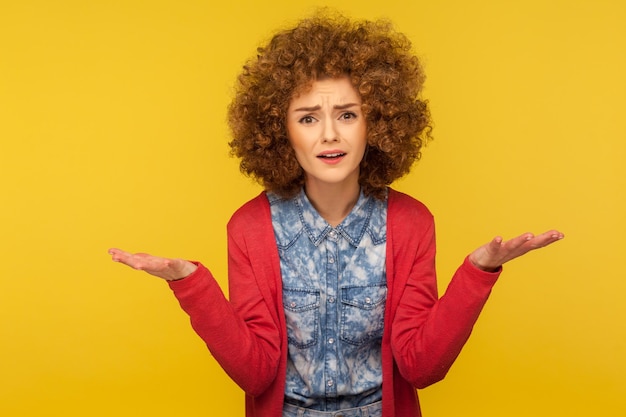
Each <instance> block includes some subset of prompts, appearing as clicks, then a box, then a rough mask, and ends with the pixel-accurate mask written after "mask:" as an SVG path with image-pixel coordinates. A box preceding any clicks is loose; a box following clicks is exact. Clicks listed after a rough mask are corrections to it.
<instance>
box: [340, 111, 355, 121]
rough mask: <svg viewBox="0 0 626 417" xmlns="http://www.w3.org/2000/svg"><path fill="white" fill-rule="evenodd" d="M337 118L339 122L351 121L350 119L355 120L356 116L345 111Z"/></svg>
mask: <svg viewBox="0 0 626 417" xmlns="http://www.w3.org/2000/svg"><path fill="white" fill-rule="evenodd" d="M339 118H340V119H341V120H352V119H356V118H357V115H356V113H353V112H351V111H347V112H345V113H341V116H339Z"/></svg>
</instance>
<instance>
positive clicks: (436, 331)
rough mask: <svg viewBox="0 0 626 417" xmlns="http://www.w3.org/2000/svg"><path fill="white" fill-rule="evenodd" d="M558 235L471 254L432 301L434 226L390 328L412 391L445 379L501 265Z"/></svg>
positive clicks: (495, 243)
mask: <svg viewBox="0 0 626 417" xmlns="http://www.w3.org/2000/svg"><path fill="white" fill-rule="evenodd" d="M562 237H563V235H562V234H561V233H559V232H555V231H551V232H547V233H544V234H542V235H539V236H537V237H534V236H532V235H530V234H525V235H522V236H519V237H517V238H514V239H511V240H510V241H507V242H503V241H502V239H501V238H496V239H494V240H492V241H491V242H490V243H488V244H486V245H484V246H481V247H480V248H478V249H477V250H476V251H474V252H472V254H470V255H469V256H468V257H467V258H466V259H465V261H464V262H463V264H462V265H461V266H460V267H459V268H458V270H457V271H456V273H455V275H454V276H453V278H452V280H451V282H450V284H449V286H448V288H447V290H446V292H445V294H444V295H443V296H442V297H441V299H437V284H436V277H435V234H434V226H433V225H432V223H431V226H430V227H428V228H427V229H426V230H425V232H424V234H423V236H422V237H421V239H420V240H421V242H422V244H420V245H419V246H418V249H417V250H416V252H415V253H414V259H413V265H412V267H411V270H410V273H409V277H408V280H407V282H406V286H405V289H404V292H403V294H402V297H401V298H400V302H399V306H398V308H397V312H396V315H395V318H394V320H393V327H392V329H393V330H392V349H393V353H394V358H395V360H396V362H397V364H398V368H399V370H400V373H401V374H402V375H403V377H404V378H405V379H407V380H408V381H410V382H411V383H412V384H413V385H414V386H415V387H417V388H423V387H426V386H428V385H431V384H433V383H435V382H437V381H439V380H441V379H443V377H444V376H445V375H446V373H447V372H448V370H449V369H450V367H451V366H452V363H453V362H454V360H455V359H456V358H457V356H458V355H459V353H460V352H461V349H462V348H463V346H464V344H465V342H466V341H467V339H468V338H469V336H470V334H471V331H472V328H473V326H474V324H475V322H476V320H477V319H478V316H479V315H480V312H481V310H482V308H483V306H484V304H485V302H486V301H487V298H488V297H489V294H490V292H491V288H492V287H493V285H494V284H495V282H496V280H497V278H498V276H499V273H500V270H501V268H500V266H501V265H502V264H503V263H504V262H507V261H508V260H511V259H514V258H515V257H518V256H521V255H523V254H525V253H527V252H528V251H530V250H532V249H535V248H539V247H543V246H546V245H548V244H550V243H553V242H555V241H557V240H559V239H561V238H562Z"/></svg>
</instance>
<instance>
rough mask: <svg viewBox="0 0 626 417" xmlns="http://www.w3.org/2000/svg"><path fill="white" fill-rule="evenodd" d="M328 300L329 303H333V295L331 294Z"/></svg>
mask: <svg viewBox="0 0 626 417" xmlns="http://www.w3.org/2000/svg"><path fill="white" fill-rule="evenodd" d="M328 302H329V303H331V304H332V303H334V302H335V297H333V296H330V297H328Z"/></svg>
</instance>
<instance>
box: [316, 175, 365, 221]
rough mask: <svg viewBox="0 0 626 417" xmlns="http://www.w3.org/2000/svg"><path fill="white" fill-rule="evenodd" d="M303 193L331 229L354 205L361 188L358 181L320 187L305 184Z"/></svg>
mask: <svg viewBox="0 0 626 417" xmlns="http://www.w3.org/2000/svg"><path fill="white" fill-rule="evenodd" d="M305 192H306V195H307V197H308V198H309V201H310V202H311V204H312V205H313V207H315V209H316V210H317V212H318V213H319V214H320V215H321V216H322V217H323V218H324V220H326V221H327V222H328V224H330V225H331V226H332V227H336V226H338V225H339V224H340V223H341V222H342V221H343V219H345V218H346V216H347V215H348V214H350V211H351V210H352V209H353V208H354V206H355V205H356V202H357V201H358V199H359V194H360V192H361V188H360V186H359V183H358V181H357V182H351V183H348V184H345V183H342V184H325V185H324V186H322V187H320V186H319V185H316V184H309V183H307V184H306V185H305Z"/></svg>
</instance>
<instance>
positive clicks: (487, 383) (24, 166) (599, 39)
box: [0, 0, 626, 417]
mask: <svg viewBox="0 0 626 417" xmlns="http://www.w3.org/2000/svg"><path fill="white" fill-rule="evenodd" d="M333 3H335V2H328V1H327V2H322V1H319V2H315V1H306V0H303V1H300V2H292V1H287V0H277V1H268V2H265V3H263V2H257V1H241V0H240V1H230V2H229V1H215V0H212V1H174V0H160V1H139V0H132V1H104V0H102V1H94V0H91V1H79V0H76V1H69V0H61V1H44V0H41V1H28V0H25V1H17V0H16V1H9V0H2V2H1V3H0V140H1V149H0V178H1V179H0V181H1V185H2V187H1V191H0V195H1V204H0V214H1V217H0V219H1V220H0V222H1V223H0V224H1V228H0V239H1V243H0V245H1V246H0V256H1V262H0V279H1V286H0V309H1V314H0V336H1V341H0V415H3V416H4V415H6V416H9V415H11V416H35V415H37V416H39V415H42V416H43V415H46V416H110V415H115V416H148V415H149V416H155V417H156V416H168V417H171V416H230V415H243V395H242V394H241V392H240V391H239V389H238V388H237V387H236V386H235V385H234V384H233V383H232V382H230V380H229V379H228V378H227V377H226V376H225V374H224V373H223V372H222V371H221V369H220V368H219V367H218V365H216V363H215V362H214V361H213V359H212V358H211V357H210V355H209V354H208V353H207V351H206V349H205V347H204V345H203V343H202V341H201V340H200V339H199V338H198V337H196V336H195V334H194V333H193V331H192V330H191V328H190V326H189V325H188V320H187V317H186V316H185V315H184V313H183V312H182V311H180V309H179V307H178V305H177V302H176V301H175V299H174V298H173V297H172V295H171V294H170V292H169V290H168V289H167V287H166V285H165V284H164V283H162V282H161V281H159V280H157V279H155V278H152V277H149V276H147V275H145V274H143V273H140V272H135V271H132V270H129V269H125V268H123V267H122V266H120V265H117V264H113V263H111V262H110V261H109V257H108V256H107V254H106V250H107V248H109V247H110V246H118V247H121V248H124V249H128V250H131V251H145V252H151V253H156V254H163V255H167V256H181V257H187V258H192V259H200V260H202V261H204V262H205V263H206V264H207V265H209V266H210V267H211V268H212V269H213V271H214V272H215V274H216V275H217V276H218V277H220V282H222V283H225V274H226V248H225V224H226V222H227V220H228V218H229V216H230V214H231V213H232V212H233V211H234V210H235V209H236V208H237V207H238V206H239V205H241V204H242V203H243V202H244V201H246V200H247V199H249V198H251V197H252V196H254V195H256V194H257V193H258V192H259V187H258V186H257V185H255V184H253V183H252V182H251V181H250V180H249V179H246V178H244V177H242V176H241V175H240V174H239V172H238V165H237V161H236V160H233V159H231V158H229V157H228V147H227V141H228V132H227V130H226V127H225V107H226V105H227V104H228V102H229V99H230V97H231V87H232V85H233V82H234V79H235V77H236V75H237V74H238V72H239V70H240V68H241V65H242V64H243V62H244V61H245V60H246V59H247V58H248V57H249V56H252V55H254V53H255V48H256V46H258V45H259V44H261V43H263V42H264V41H266V40H267V39H268V37H269V36H270V34H271V33H272V32H273V31H274V30H275V29H276V28H278V27H282V26H285V25H290V24H292V23H293V22H294V21H296V20H297V19H298V18H300V17H303V16H306V15H307V14H308V13H309V12H310V11H311V10H312V8H313V6H317V5H324V4H326V5H333ZM625 4H626V3H624V2H621V1H617V0H614V1H608V0H585V1H582V0H561V1H545V0H524V1H521V0H518V1H509V2H507V1H496V0H492V1H487V0H482V1H461V0H458V1H453V0H445V1H418V0H416V1H406V0H385V1H366V0H361V1H355V0H346V1H343V2H341V3H338V5H339V10H341V11H344V12H345V13H347V14H348V15H350V16H352V17H356V18H377V17H389V18H391V19H392V20H393V21H394V22H395V23H396V26H397V28H398V29H400V30H401V31H404V32H406V33H407V34H408V35H409V36H410V37H411V39H413V40H414V44H415V49H416V51H417V52H418V53H419V54H420V55H421V56H422V57H423V59H424V62H425V66H426V72H427V74H428V81H427V88H426V90H425V96H426V97H427V98H428V99H429V100H430V102H431V105H432V112H433V116H434V119H435V130H434V135H435V140H434V141H433V142H432V143H431V144H430V145H429V146H428V147H427V148H426V149H425V151H424V157H423V160H422V161H421V162H420V163H419V164H418V165H417V166H416V167H415V169H414V171H413V173H412V174H411V175H410V176H409V177H407V178H405V179H403V180H401V181H400V182H399V183H398V184H396V186H397V188H399V189H401V190H403V191H406V192H409V193H410V194H412V195H414V196H415V197H417V198H419V199H421V200H422V201H424V202H425V203H426V204H427V205H428V206H429V207H430V208H431V209H432V211H433V212H434V213H435V215H436V218H437V225H438V243H439V258H438V266H439V272H440V283H441V287H442V289H443V288H444V287H445V284H446V283H447V282H448V280H449V277H450V276H451V274H452V272H453V270H454V269H455V268H456V265H458V264H459V263H460V262H461V260H462V259H463V257H464V256H465V255H466V254H467V253H468V252H469V251H471V250H472V249H473V248H475V247H477V246H478V245H480V244H482V243H483V242H486V241H487V240H489V239H490V238H491V237H492V236H494V235H496V234H503V235H505V236H507V237H510V236H512V235H516V234H518V233H522V232H525V231H535V232H538V231H543V230H544V229H548V228H552V227H555V228H559V229H561V230H563V231H564V232H565V233H566V235H567V238H566V239H565V240H564V241H562V242H559V243H558V244H556V245H555V246H553V247H551V248H549V249H545V250H543V251H540V252H537V253H533V254H531V255H528V256H527V257H526V258H525V259H520V260H516V261H514V262H512V263H511V264H510V265H508V266H507V267H506V272H505V274H504V275H503V276H502V279H501V281H500V282H499V283H498V284H497V286H496V288H495V290H494V293H493V296H492V298H491V300H490V301H489V303H488V305H487V307H486V309H485V311H484V313H483V315H482V317H481V319H480V321H479V324H478V325H477V327H476V328H475V331H474V334H473V336H472V338H471V339H470V342H469V343H468V345H467V346H466V348H465V350H464V351H463V353H462V354H461V356H460V357H459V359H458V361H457V363H456V364H455V366H454V367H453V368H452V370H451V372H450V374H449V375H448V377H447V378H446V380H444V381H443V382H441V383H439V384H437V385H435V386H433V387H430V388H427V389H425V390H423V391H422V392H421V398H422V405H423V411H424V414H425V415H426V416H429V417H437V416H441V417H443V416H446V417H451V416H459V417H461V416H462V417H471V416H480V417H487V416H493V417H496V416H498V417H500V416H535V417H536V416H565V415H567V416H583V415H585V416H586V415H597V416H618V415H626V357H625V351H626V325H625V324H624V323H625V321H626V302H625V297H624V293H625V292H626V280H625V279H624V278H625V275H626V274H625V273H624V270H623V268H624V267H623V263H624V262H623V260H624V253H625V252H626V244H625V243H624V242H625V236H626V219H625V217H626V216H625V213H626V198H625V190H626V168H625V165H626V121H625V120H626V117H625V114H626V103H625V100H626V99H625V97H626V82H625V79H626V76H625V75H624V74H626V25H625V24H624V22H626V6H625ZM236 348H237V347H236V346H233V349H236Z"/></svg>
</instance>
